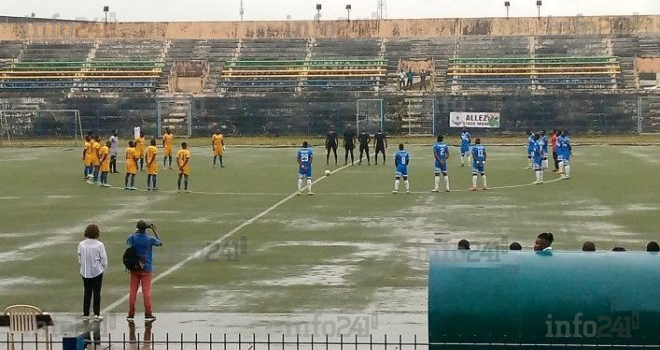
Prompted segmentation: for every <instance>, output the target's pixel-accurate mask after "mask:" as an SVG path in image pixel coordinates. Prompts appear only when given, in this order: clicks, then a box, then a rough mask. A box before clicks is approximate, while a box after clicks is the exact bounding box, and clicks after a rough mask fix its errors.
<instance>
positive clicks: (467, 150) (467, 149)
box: [461, 146, 470, 156]
mask: <svg viewBox="0 0 660 350" xmlns="http://www.w3.org/2000/svg"><path fill="white" fill-rule="evenodd" d="M468 153H470V146H461V156H464V155H466V154H468Z"/></svg>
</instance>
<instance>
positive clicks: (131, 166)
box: [126, 163, 137, 175]
mask: <svg viewBox="0 0 660 350" xmlns="http://www.w3.org/2000/svg"><path fill="white" fill-rule="evenodd" d="M126 173H127V174H133V175H135V173H137V165H135V164H128V163H127V164H126Z"/></svg>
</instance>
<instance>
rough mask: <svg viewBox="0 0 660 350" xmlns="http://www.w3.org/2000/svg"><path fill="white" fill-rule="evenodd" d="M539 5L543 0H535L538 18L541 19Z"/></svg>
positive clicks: (541, 4)
mask: <svg viewBox="0 0 660 350" xmlns="http://www.w3.org/2000/svg"><path fill="white" fill-rule="evenodd" d="M541 6H543V0H536V8H537V9H538V18H539V19H541Z"/></svg>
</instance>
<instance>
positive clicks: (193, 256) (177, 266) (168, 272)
mask: <svg viewBox="0 0 660 350" xmlns="http://www.w3.org/2000/svg"><path fill="white" fill-rule="evenodd" d="M349 166H350V164H349V165H344V166H342V167H340V168H337V169H335V170H334V171H332V172H331V173H332V174H334V173H336V172H338V171H341V170H343V169H346V168H347V167H349ZM326 178H327V176H322V177H319V178H318V179H317V180H316V181H314V182H312V184H316V183H318V182H320V181H323V180H324V179H326ZM297 196H298V191H295V192H293V193H292V194H290V195H288V196H287V197H286V198H284V199H282V200H280V201H279V202H277V203H275V204H273V205H272V206H270V207H269V208H268V209H266V210H264V211H262V212H261V213H259V214H257V215H255V216H254V217H252V218H251V219H250V220H248V221H245V222H244V223H242V224H240V225H238V226H236V227H235V228H234V229H233V230H231V231H229V232H227V233H225V234H224V235H223V236H222V237H220V238H218V239H217V240H215V241H214V242H213V243H211V244H209V245H207V246H205V247H204V248H202V249H200V250H198V251H196V252H194V253H192V254H190V255H188V257H186V258H185V259H183V260H181V261H180V262H178V263H177V264H175V265H173V266H171V267H170V268H169V269H167V270H165V271H163V272H162V273H161V274H159V275H158V276H156V277H154V278H153V280H152V281H151V282H152V283H156V282H158V281H159V280H161V279H163V278H165V277H167V276H169V275H171V274H172V273H174V272H176V271H177V270H179V269H181V268H182V267H183V266H184V265H186V264H187V263H189V262H190V261H193V260H195V259H196V258H197V257H199V256H200V254H201V255H205V254H206V253H207V251H209V250H210V249H212V248H213V246H215V245H217V244H220V243H222V241H224V240H226V239H227V238H229V237H231V236H232V235H233V234H235V233H236V232H238V231H240V230H242V229H243V228H244V227H246V226H248V225H250V224H252V223H254V222H255V221H257V220H259V219H260V218H262V217H263V216H265V215H267V214H268V213H270V212H271V211H273V210H275V209H277V208H278V207H279V206H281V205H282V204H284V203H286V202H288V201H289V200H291V199H293V198H295V197H297ZM127 300H128V294H126V295H125V296H123V297H121V298H119V299H118V300H117V301H115V302H114V303H112V304H110V305H108V306H106V308H105V309H103V310H102V311H101V313H103V314H107V313H109V312H110V311H112V310H114V309H115V308H116V307H117V306H119V305H121V304H123V303H124V302H126V301H127Z"/></svg>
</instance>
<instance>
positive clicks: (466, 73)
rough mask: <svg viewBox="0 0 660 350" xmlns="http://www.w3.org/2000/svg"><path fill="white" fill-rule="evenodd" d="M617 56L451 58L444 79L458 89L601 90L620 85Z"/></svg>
mask: <svg viewBox="0 0 660 350" xmlns="http://www.w3.org/2000/svg"><path fill="white" fill-rule="evenodd" d="M620 75H621V67H620V65H619V60H618V57H614V56H598V57H597V56H593V57H515V58H514V57H508V58H507V57H499V58H453V59H450V60H449V68H448V71H447V76H448V77H447V78H448V81H449V82H450V83H451V84H452V86H453V87H459V88H460V89H470V88H476V89H483V88H503V87H519V88H523V89H528V88H541V89H565V88H579V89H603V88H617V87H618V86H619V85H620V84H621V77H620Z"/></svg>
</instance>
